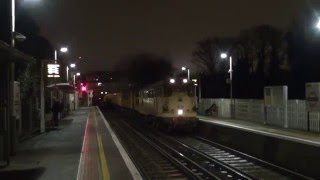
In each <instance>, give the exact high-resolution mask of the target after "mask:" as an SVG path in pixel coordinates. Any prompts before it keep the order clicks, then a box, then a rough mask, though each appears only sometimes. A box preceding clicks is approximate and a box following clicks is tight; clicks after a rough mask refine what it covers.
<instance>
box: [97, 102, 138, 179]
mask: <svg viewBox="0 0 320 180" xmlns="http://www.w3.org/2000/svg"><path fill="white" fill-rule="evenodd" d="M97 109H98V110H99V113H100V115H101V117H102V119H103V122H104V124H105V125H106V127H107V128H108V130H109V132H110V135H111V137H112V140H113V142H114V143H115V144H116V146H117V148H118V150H119V152H120V154H121V156H122V158H123V160H124V162H125V163H126V165H127V167H128V169H129V171H130V173H131V175H132V177H133V179H135V180H142V177H141V175H140V172H139V171H138V169H137V168H136V166H135V165H134V163H133V162H132V160H131V158H130V157H129V155H128V154H127V152H126V150H125V149H124V148H123V146H122V144H121V143H120V141H119V139H118V137H117V136H116V134H115V133H114V132H113V130H112V128H111V126H110V125H109V123H108V121H107V120H106V118H105V117H104V115H103V114H102V112H101V110H100V108H99V107H97Z"/></svg>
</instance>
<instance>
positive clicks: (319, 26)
mask: <svg viewBox="0 0 320 180" xmlns="http://www.w3.org/2000/svg"><path fill="white" fill-rule="evenodd" d="M316 27H317V28H318V29H320V18H319V19H318V23H317V26H316Z"/></svg>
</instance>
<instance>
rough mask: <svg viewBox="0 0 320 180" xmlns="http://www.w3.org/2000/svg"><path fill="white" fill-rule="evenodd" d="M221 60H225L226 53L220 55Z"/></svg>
mask: <svg viewBox="0 0 320 180" xmlns="http://www.w3.org/2000/svg"><path fill="white" fill-rule="evenodd" d="M220 57H221V59H226V58H227V57H228V55H227V53H221V55H220Z"/></svg>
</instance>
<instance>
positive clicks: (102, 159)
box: [93, 110, 110, 180]
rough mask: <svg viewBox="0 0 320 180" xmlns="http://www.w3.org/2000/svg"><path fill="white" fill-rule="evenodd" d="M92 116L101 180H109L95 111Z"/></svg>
mask: <svg viewBox="0 0 320 180" xmlns="http://www.w3.org/2000/svg"><path fill="white" fill-rule="evenodd" d="M93 115H94V121H95V126H96V133H97V140H98V148H99V156H100V164H101V170H102V176H103V180H110V174H109V169H108V164H107V160H106V156H105V154H104V148H103V145H102V140H101V136H100V134H99V133H98V123H97V116H96V110H94V113H93Z"/></svg>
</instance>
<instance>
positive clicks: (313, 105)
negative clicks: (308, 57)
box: [306, 82, 320, 112]
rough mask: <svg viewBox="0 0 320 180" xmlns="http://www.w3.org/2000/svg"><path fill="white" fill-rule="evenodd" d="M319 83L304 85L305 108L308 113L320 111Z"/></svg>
mask: <svg viewBox="0 0 320 180" xmlns="http://www.w3.org/2000/svg"><path fill="white" fill-rule="evenodd" d="M319 96H320V83H317V82H315V83H306V108H307V111H309V112H318V111H320V101H319Z"/></svg>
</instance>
